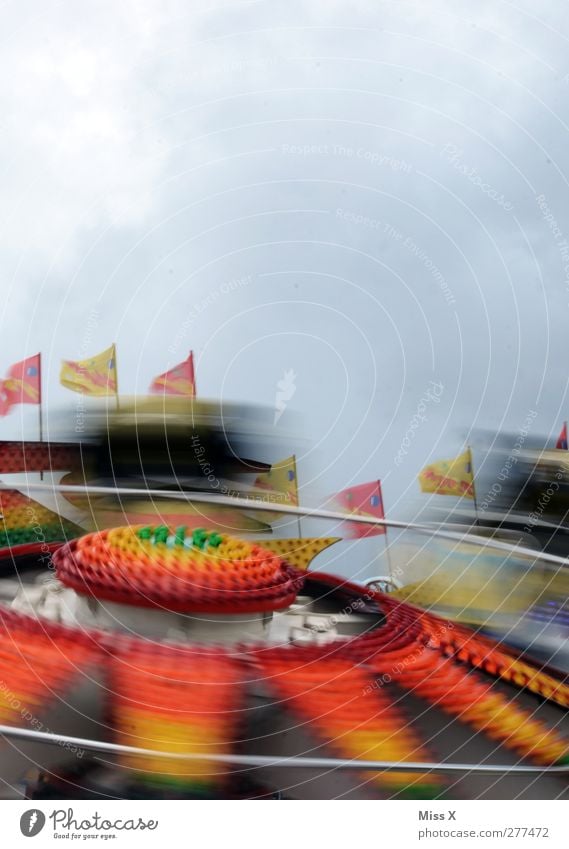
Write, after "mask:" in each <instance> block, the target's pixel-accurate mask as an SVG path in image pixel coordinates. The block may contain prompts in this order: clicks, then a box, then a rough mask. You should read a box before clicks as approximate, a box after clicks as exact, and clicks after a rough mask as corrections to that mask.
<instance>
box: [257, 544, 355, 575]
mask: <svg viewBox="0 0 569 849" xmlns="http://www.w3.org/2000/svg"><path fill="white" fill-rule="evenodd" d="M339 539H340V537H306V538H301V539H264V540H261V541H260V542H259V545H260V546H261V548H268V549H269V551H274V553H275V554H278V555H279V557H282V559H283V560H286V562H287V563H290V565H291V566H294V568H295V569H298V570H300V571H302V572H305V571H306V570H307V569H308V568H309V566H310V564H311V563H312V561H313V560H314V558H315V557H316V556H317V555H318V554H320V552H321V551H324V549H325V548H329V547H330V546H331V545H334V543H335V542H338V541H339Z"/></svg>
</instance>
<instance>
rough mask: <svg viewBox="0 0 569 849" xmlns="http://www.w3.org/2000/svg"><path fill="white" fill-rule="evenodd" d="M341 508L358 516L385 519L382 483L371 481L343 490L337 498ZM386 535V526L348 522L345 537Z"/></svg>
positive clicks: (357, 537) (358, 537)
mask: <svg viewBox="0 0 569 849" xmlns="http://www.w3.org/2000/svg"><path fill="white" fill-rule="evenodd" d="M335 501H337V502H338V503H339V504H341V506H342V507H343V508H344V509H345V510H346V511H347V512H349V513H354V514H355V515H356V516H371V517H372V518H374V519H385V513H384V510H383V498H382V495H381V483H380V481H370V482H369V483H362V484H359V485H358V486H351V487H348V489H343V490H342V491H341V492H339V493H338V494H337V495H336V496H335ZM384 533H385V525H364V524H363V522H361V523H360V522H346V532H345V534H344V536H345V537H348V538H351V539H360V538H361V537H374V536H378V535H379V534H384Z"/></svg>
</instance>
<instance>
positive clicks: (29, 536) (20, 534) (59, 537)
mask: <svg viewBox="0 0 569 849" xmlns="http://www.w3.org/2000/svg"><path fill="white" fill-rule="evenodd" d="M0 516H1V518H0V548H12V547H13V546H16V545H25V544H30V543H32V544H33V543H37V544H38V545H41V544H43V543H51V542H66V541H67V540H69V539H73V538H74V537H77V536H80V535H81V534H82V533H83V530H82V528H80V527H79V526H78V525H75V524H74V523H73V522H69V521H68V520H67V519H64V518H63V517H62V516H59V515H58V514H57V513H54V512H53V511H52V510H48V508H47V507H44V506H43V505H42V504H38V502H37V501H34V500H33V499H32V498H28V497H27V496H26V495H23V494H22V493H21V492H18V491H17V490H14V489H3V490H0Z"/></svg>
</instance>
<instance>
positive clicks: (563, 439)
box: [555, 422, 567, 451]
mask: <svg viewBox="0 0 569 849" xmlns="http://www.w3.org/2000/svg"><path fill="white" fill-rule="evenodd" d="M555 447H556V448H561V449H563V450H564V451H567V422H565V424H564V425H563V428H562V430H561V433H560V434H559V438H558V440H557V442H556V443H555Z"/></svg>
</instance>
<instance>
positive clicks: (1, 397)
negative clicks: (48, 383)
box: [0, 354, 41, 416]
mask: <svg viewBox="0 0 569 849" xmlns="http://www.w3.org/2000/svg"><path fill="white" fill-rule="evenodd" d="M40 358H41V354H35V356H33V357H28V358H27V359H26V360H22V361H21V362H19V363H14V365H13V366H12V367H11V368H10V369H9V370H8V375H7V377H6V378H5V379H4V380H0V416H6V415H7V414H8V413H9V412H10V410H11V409H12V407H13V406H14V405H15V404H39V403H40V402H41V379H40V369H41V366H40Z"/></svg>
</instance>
